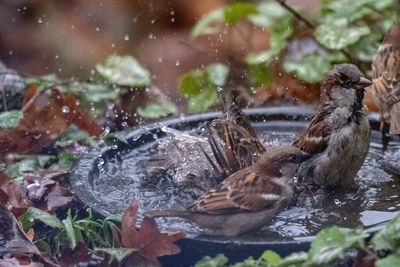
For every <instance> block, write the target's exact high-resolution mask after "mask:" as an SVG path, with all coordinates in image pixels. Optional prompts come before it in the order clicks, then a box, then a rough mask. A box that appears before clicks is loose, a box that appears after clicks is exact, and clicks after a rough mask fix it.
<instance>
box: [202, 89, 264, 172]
mask: <svg viewBox="0 0 400 267" xmlns="http://www.w3.org/2000/svg"><path fill="white" fill-rule="evenodd" d="M223 101H224V111H225V116H224V117H222V118H217V119H215V120H213V121H212V122H211V123H210V124H209V125H208V130H209V136H208V142H209V144H210V146H211V149H212V152H213V156H214V158H215V161H214V160H213V159H211V158H210V157H209V156H208V154H207V153H204V154H205V156H206V157H207V158H208V160H209V162H210V164H212V165H213V168H214V172H215V173H216V174H217V176H219V177H220V178H221V179H224V178H226V177H228V176H229V175H231V174H233V173H235V172H237V171H239V170H241V169H243V168H245V167H249V166H251V165H253V164H254V163H255V162H256V161H257V160H258V159H259V157H260V156H261V155H262V154H263V153H264V152H265V147H264V145H263V143H262V142H261V140H260V138H259V137H258V135H257V133H256V132H255V130H254V128H253V127H252V126H251V125H250V120H249V118H248V117H247V115H245V114H244V113H243V112H242V110H241V108H240V104H239V95H238V92H237V91H236V90H235V89H233V90H232V91H231V92H230V100H229V101H226V100H225V99H223ZM214 162H215V163H216V164H214Z"/></svg>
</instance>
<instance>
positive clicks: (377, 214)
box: [71, 106, 400, 266]
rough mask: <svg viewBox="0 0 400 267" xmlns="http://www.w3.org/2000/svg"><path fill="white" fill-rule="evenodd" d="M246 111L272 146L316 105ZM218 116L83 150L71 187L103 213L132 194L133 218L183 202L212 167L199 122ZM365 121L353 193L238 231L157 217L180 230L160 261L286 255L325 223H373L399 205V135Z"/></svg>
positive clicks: (117, 208) (143, 130) (178, 121)
mask: <svg viewBox="0 0 400 267" xmlns="http://www.w3.org/2000/svg"><path fill="white" fill-rule="evenodd" d="M245 113H246V114H248V115H249V117H250V120H251V122H252V125H253V127H254V128H255V129H256V131H257V132H258V134H259V135H260V138H261V139H262V140H263V142H264V144H266V145H267V146H274V145H280V144H288V143H290V142H291V141H292V140H293V139H294V137H295V136H296V134H298V133H299V132H300V131H301V130H302V129H304V128H305V127H306V125H307V123H308V121H309V119H310V118H311V117H312V115H313V114H314V113H315V110H314V109H313V108H311V107H305V106H304V107H276V108H259V109H249V110H245ZM219 116H221V113H219V112H212V113H205V114H198V115H193V116H187V117H183V118H182V117H181V118H175V119H169V120H165V121H162V122H159V123H156V124H153V125H147V126H146V127H139V128H136V129H133V130H132V131H131V132H130V133H129V134H128V135H127V137H126V139H127V142H123V141H120V142H116V143H115V144H114V145H112V146H109V147H106V148H103V149H101V150H93V151H92V152H91V153H89V154H88V155H86V156H85V157H84V158H83V159H82V160H81V161H80V162H79V164H78V166H77V167H76V168H75V170H74V171H73V172H72V174H71V187H72V189H73V191H75V194H76V196H77V197H78V198H79V199H80V201H82V202H83V203H85V204H86V205H87V206H89V207H91V208H93V210H94V211H96V212H98V213H100V214H102V215H104V216H107V215H111V214H121V213H122V212H123V210H124V209H125V208H126V207H127V206H128V204H129V203H130V202H131V201H132V200H134V199H135V200H137V201H139V203H140V204H141V209H140V210H139V219H140V218H141V215H142V214H143V212H145V211H149V210H157V209H167V208H175V209H176V208H178V209H183V208H184V207H185V206H188V205H189V204H190V203H192V202H193V201H194V199H195V198H196V195H198V194H200V193H201V190H202V189H203V187H204V186H206V185H205V184H206V183H207V182H206V181H203V180H201V182H198V181H197V180H193V177H197V176H203V177H207V175H210V176H211V175H212V174H211V173H207V170H211V168H207V166H206V165H204V164H207V163H206V161H205V160H204V159H203V158H202V157H204V155H203V154H202V151H201V149H200V147H199V144H201V145H207V143H206V142H205V138H204V125H205V122H209V121H211V120H213V119H215V118H217V117H219ZM370 124H371V128H372V143H371V146H370V150H369V153H368V156H367V159H366V161H365V163H364V165H363V167H362V168H361V170H360V171H359V172H358V175H357V178H356V181H357V183H358V184H359V186H360V189H359V190H358V191H357V192H352V193H348V192H347V193H335V194H334V195H328V197H326V199H324V200H322V201H319V200H317V201H315V203H317V204H315V203H314V202H312V203H302V204H299V205H297V206H295V207H289V208H287V209H285V210H283V211H282V212H280V213H279V214H278V215H277V217H276V218H275V219H274V220H273V221H272V222H271V223H270V224H268V225H265V226H264V227H263V228H262V229H260V230H259V231H257V232H254V233H248V234H245V235H242V236H238V237H229V238H227V237H220V236H214V235H212V233H211V232H209V231H207V230H206V229H201V228H199V227H198V226H197V225H196V224H194V223H190V222H187V221H184V220H183V219H181V218H161V219H157V222H158V225H159V227H160V228H161V230H162V231H174V230H182V231H185V232H186V233H187V237H186V238H185V239H183V240H180V241H178V245H180V247H181V249H182V252H181V253H180V254H178V255H174V256H166V257H163V258H162V259H161V262H162V263H165V264H173V266H190V265H193V264H194V263H195V262H196V261H198V260H200V259H201V258H202V257H203V256H205V255H210V256H215V255H216V254H218V253H224V254H225V255H226V256H228V257H229V258H230V259H231V260H232V261H234V262H235V261H241V260H243V259H245V258H247V257H248V256H251V255H253V256H254V257H256V258H257V257H258V256H259V255H261V253H262V252H263V251H264V250H266V249H272V250H274V251H276V252H278V253H279V254H281V256H286V255H288V254H290V253H292V252H297V251H303V250H306V249H307V248H308V247H309V245H310V241H312V240H313V238H314V236H315V235H316V234H317V232H318V231H319V230H321V229H323V228H326V227H328V226H331V225H339V226H342V227H349V228H354V227H357V226H360V225H362V226H364V228H365V229H366V231H369V232H374V231H376V230H378V229H379V228H380V227H382V226H383V225H384V224H385V223H386V222H387V221H388V220H390V219H392V218H393V217H394V216H395V215H396V213H397V211H398V210H400V196H399V194H398V188H399V185H400V176H399V171H398V170H400V140H399V138H397V137H389V138H388V140H386V141H388V142H387V143H386V142H385V144H383V143H382V136H381V133H380V132H379V121H378V115H377V114H371V115H370ZM176 130H178V131H176ZM171 144H172V145H173V146H172V147H173V150H171ZM205 150H206V151H207V148H205ZM163 155H164V156H163ZM193 181H195V182H194V183H193ZM196 181H197V182H196ZM168 266H169V265H168Z"/></svg>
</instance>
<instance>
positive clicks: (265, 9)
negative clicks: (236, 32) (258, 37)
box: [249, 2, 291, 28]
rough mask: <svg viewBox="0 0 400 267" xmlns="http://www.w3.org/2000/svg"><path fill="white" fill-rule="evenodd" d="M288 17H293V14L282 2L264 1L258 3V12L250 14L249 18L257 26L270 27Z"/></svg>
mask: <svg viewBox="0 0 400 267" xmlns="http://www.w3.org/2000/svg"><path fill="white" fill-rule="evenodd" d="M288 17H291V14H290V13H289V12H288V11H287V10H286V9H285V8H283V7H282V6H281V5H280V4H278V3H275V2H262V3H261V4H259V5H257V14H255V15H251V16H249V20H250V21H251V22H252V23H253V24H254V25H256V26H259V27H263V28H270V27H272V26H273V24H275V23H279V21H282V20H284V19H285V18H288Z"/></svg>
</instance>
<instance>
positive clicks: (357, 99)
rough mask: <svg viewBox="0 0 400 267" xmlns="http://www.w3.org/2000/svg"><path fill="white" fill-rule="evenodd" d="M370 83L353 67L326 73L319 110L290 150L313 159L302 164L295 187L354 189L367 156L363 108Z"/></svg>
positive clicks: (368, 134) (368, 133)
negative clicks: (297, 184) (311, 185)
mask: <svg viewBox="0 0 400 267" xmlns="http://www.w3.org/2000/svg"><path fill="white" fill-rule="evenodd" d="M369 85H371V82H370V81H369V80H368V79H366V78H365V77H364V75H363V74H362V73H361V71H360V70H359V68H358V67H357V66H355V65H353V64H341V65H337V66H335V67H334V68H333V69H332V70H330V71H329V72H328V73H327V74H326V76H325V78H324V81H323V82H322V85H321V107H320V109H319V111H318V112H317V114H316V115H315V116H314V117H313V119H312V120H311V122H310V124H309V125H308V127H307V128H306V129H305V130H304V131H303V133H302V134H301V135H300V136H299V137H298V139H297V140H296V141H294V142H293V146H295V147H297V148H299V149H301V150H302V151H304V152H307V153H309V154H311V155H313V157H312V158H311V159H309V160H307V161H305V162H304V163H302V166H301V168H299V172H298V173H297V178H298V181H299V183H303V184H313V185H317V186H318V187H323V188H325V187H335V186H341V187H342V188H346V187H349V186H355V182H354V177H355V175H356V173H357V172H358V170H359V169H360V168H361V165H362V164H363V162H364V160H365V157H366V156H367V153H368V149H369V144H370V140H371V129H370V126H369V121H368V118H367V110H366V107H364V105H363V97H364V90H365V89H364V88H365V87H367V86H369Z"/></svg>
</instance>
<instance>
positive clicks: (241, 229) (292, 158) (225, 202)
mask: <svg viewBox="0 0 400 267" xmlns="http://www.w3.org/2000/svg"><path fill="white" fill-rule="evenodd" d="M310 157H311V155H309V154H307V153H305V152H303V151H301V150H300V149H297V148H295V147H292V146H279V147H274V148H269V149H267V150H266V152H265V153H263V155H262V156H261V157H260V158H259V159H258V160H257V162H256V163H255V164H253V165H252V166H250V167H246V168H244V169H242V170H240V171H238V172H236V173H234V174H232V175H230V176H229V177H227V178H226V179H225V180H224V181H222V182H221V183H220V184H219V185H217V186H216V187H214V188H213V189H211V190H209V191H208V192H207V193H205V194H204V195H203V196H201V197H200V198H199V199H198V200H196V201H195V202H194V204H193V205H192V206H190V207H189V208H188V209H187V210H184V211H181V210H162V211H150V212H146V213H145V214H144V215H145V216H147V217H152V218H155V217H182V218H186V219H189V220H191V221H195V222H196V223H197V224H198V225H200V226H202V227H205V228H209V229H212V230H213V233H214V234H216V235H223V236H236V235H240V234H242V233H245V232H248V231H251V230H256V229H258V228H260V227H261V226H263V225H265V224H266V223H267V222H269V221H270V220H272V219H273V218H274V217H275V215H276V214H277V213H278V212H279V211H280V210H281V209H283V208H285V207H286V206H287V205H289V203H290V202H291V201H292V198H293V194H294V189H293V184H294V183H293V177H294V175H295V173H296V171H297V168H298V166H299V164H300V163H301V162H303V161H304V160H307V159H309V158H310Z"/></svg>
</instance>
